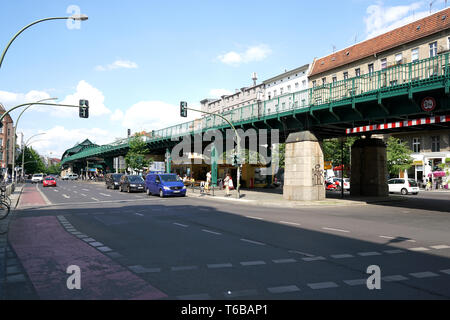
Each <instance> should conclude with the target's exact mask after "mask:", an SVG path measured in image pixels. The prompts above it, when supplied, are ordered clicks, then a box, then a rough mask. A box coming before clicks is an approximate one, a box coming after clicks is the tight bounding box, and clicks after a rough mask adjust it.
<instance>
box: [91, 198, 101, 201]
mask: <svg viewBox="0 0 450 320" xmlns="http://www.w3.org/2000/svg"><path fill="white" fill-rule="evenodd" d="M91 199H92V200H94V201H100V200H98V199H97V198H91Z"/></svg>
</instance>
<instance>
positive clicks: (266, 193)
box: [187, 188, 404, 208]
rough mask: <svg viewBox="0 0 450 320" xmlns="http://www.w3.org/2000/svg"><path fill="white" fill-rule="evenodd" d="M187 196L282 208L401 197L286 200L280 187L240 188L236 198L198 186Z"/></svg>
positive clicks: (356, 203)
mask: <svg viewBox="0 0 450 320" xmlns="http://www.w3.org/2000/svg"><path fill="white" fill-rule="evenodd" d="M187 190H188V191H187V196H188V197H197V198H204V199H207V200H217V201H232V202H237V203H242V204H248V205H255V206H266V207H284V208H301V207H307V206H329V207H333V206H361V205H367V204H372V203H383V202H390V201H402V200H404V199H403V198H402V197H400V196H397V195H390V196H388V197H382V198H379V197H350V194H349V193H348V192H347V193H345V195H344V199H341V193H340V192H339V193H338V192H332V193H331V192H329V193H327V194H326V196H327V198H326V199H325V200H321V201H288V200H285V199H284V198H283V190H282V189H254V190H248V189H241V192H240V193H241V197H240V199H237V197H236V192H237V191H236V190H233V191H231V195H230V196H229V197H226V192H225V190H219V189H214V191H213V190H210V191H209V192H207V193H203V194H202V193H200V190H199V189H198V188H196V189H194V190H192V188H188V189H187Z"/></svg>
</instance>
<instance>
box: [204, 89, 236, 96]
mask: <svg viewBox="0 0 450 320" xmlns="http://www.w3.org/2000/svg"><path fill="white" fill-rule="evenodd" d="M230 94H233V92H232V91H229V90H227V89H211V90H209V95H210V96H211V97H213V98H220V97H222V96H228V95H230Z"/></svg>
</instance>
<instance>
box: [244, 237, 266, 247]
mask: <svg viewBox="0 0 450 320" xmlns="http://www.w3.org/2000/svg"><path fill="white" fill-rule="evenodd" d="M241 241H244V242H248V243H252V244H257V245H259V246H265V245H266V244H265V243H262V242H258V241H253V240H248V239H241Z"/></svg>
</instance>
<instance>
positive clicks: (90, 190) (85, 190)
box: [81, 189, 91, 192]
mask: <svg viewBox="0 0 450 320" xmlns="http://www.w3.org/2000/svg"><path fill="white" fill-rule="evenodd" d="M81 190H83V191H88V192H89V191H91V190H89V189H81Z"/></svg>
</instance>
